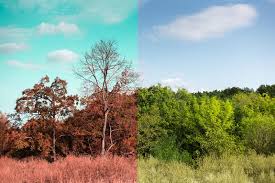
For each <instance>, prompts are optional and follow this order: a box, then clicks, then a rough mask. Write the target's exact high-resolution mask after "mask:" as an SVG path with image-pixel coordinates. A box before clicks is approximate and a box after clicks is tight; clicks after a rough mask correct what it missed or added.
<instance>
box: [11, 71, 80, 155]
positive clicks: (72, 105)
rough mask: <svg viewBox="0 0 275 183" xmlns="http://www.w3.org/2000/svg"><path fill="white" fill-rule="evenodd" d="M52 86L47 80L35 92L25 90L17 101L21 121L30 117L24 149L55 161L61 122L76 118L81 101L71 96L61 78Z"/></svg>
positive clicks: (43, 80)
mask: <svg viewBox="0 0 275 183" xmlns="http://www.w3.org/2000/svg"><path fill="white" fill-rule="evenodd" d="M48 83H49V77H48V76H45V77H43V78H42V79H41V81H40V82H39V83H38V84H35V85H34V87H33V88H31V89H26V90H24V91H23V93H22V97H20V98H19V99H17V101H16V107H15V110H16V112H17V114H18V115H20V116H21V117H24V118H26V117H27V122H26V123H25V124H24V125H23V127H22V128H21V130H22V135H23V134H24V135H25V137H24V138H25V140H23V142H24V143H25V144H24V148H23V149H25V150H29V151H31V152H32V155H37V154H39V155H40V156H42V157H49V156H50V154H51V155H52V159H53V160H55V159H56V140H57V137H58V135H59V133H60V130H59V129H60V127H59V126H60V124H59V122H60V121H63V120H65V119H67V118H68V117H70V116H72V115H73V112H74V111H75V109H76V102H77V101H78V97H77V96H68V95H67V89H66V86H67V82H66V81H65V80H62V79H60V78H58V77H57V78H56V79H55V80H54V81H53V82H52V83H51V84H50V85H49V84H48ZM24 135H23V136H24ZM21 144H22V143H21ZM21 149H22V148H21Z"/></svg>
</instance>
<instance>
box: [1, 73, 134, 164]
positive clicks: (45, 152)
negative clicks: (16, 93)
mask: <svg viewBox="0 0 275 183" xmlns="http://www.w3.org/2000/svg"><path fill="white" fill-rule="evenodd" d="M66 87H67V83H66V81H64V80H62V79H60V78H56V79H55V80H54V81H53V82H52V83H50V80H49V78H48V77H47V76H46V77H44V78H42V79H41V81H40V82H39V83H38V84H36V85H34V87H33V88H31V89H27V90H25V91H23V92H22V97H20V98H19V99H18V100H17V102H16V107H15V109H16V113H15V114H13V115H10V116H9V118H7V117H6V116H4V115H3V114H1V116H0V153H1V155H9V156H12V157H17V158H24V157H28V156H38V157H41V158H46V159H49V160H50V159H51V158H53V157H54V156H63V157H64V156H66V155H68V154H74V155H81V154H82V155H85V154H88V155H92V156H96V155H98V154H100V151H101V139H102V133H101V131H102V125H103V123H102V121H103V119H104V115H103V106H102V104H101V102H100V101H98V100H99V99H98V98H97V97H96V96H94V95H91V96H88V97H85V98H81V99H79V97H78V96H69V95H67V89H66ZM110 95H112V100H111V101H110V108H111V109H110V111H111V112H110V114H109V115H110V120H109V121H108V128H107V129H106V147H108V148H107V152H109V153H111V154H116V155H125V156H129V155H135V153H136V152H135V150H136V127H137V124H136V113H137V112H136V106H137V105H136V100H135V98H136V97H135V94H131V95H129V94H125V93H124V94H123V93H121V94H118V93H110ZM8 119H9V120H8Z"/></svg>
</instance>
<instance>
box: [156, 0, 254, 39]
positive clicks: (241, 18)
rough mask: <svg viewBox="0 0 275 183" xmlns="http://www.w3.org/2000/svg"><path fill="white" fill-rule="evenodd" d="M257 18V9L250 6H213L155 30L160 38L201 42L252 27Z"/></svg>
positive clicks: (181, 17) (157, 27)
mask: <svg viewBox="0 0 275 183" xmlns="http://www.w3.org/2000/svg"><path fill="white" fill-rule="evenodd" d="M256 17H257V11H256V9H255V8H254V7H253V6H251V5H248V4H235V5H225V6H212V7H209V8H207V9H204V10H203V11H201V12H199V13H196V14H193V15H189V16H180V17H178V18H176V19H175V20H173V21H172V22H170V23H168V24H166V25H158V26H155V27H153V30H154V33H155V34H157V36H158V37H169V38H174V39H181V40H191V41H199V40H203V39H207V38H213V37H219V36H223V35H224V34H225V33H226V32H229V31H233V30H236V29H239V28H243V27H247V26H249V25H252V24H253V23H254V21H255V18H256Z"/></svg>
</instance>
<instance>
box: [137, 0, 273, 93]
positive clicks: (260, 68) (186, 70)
mask: <svg viewBox="0 0 275 183" xmlns="http://www.w3.org/2000/svg"><path fill="white" fill-rule="evenodd" d="M274 10H275V1H274V0H169V1H167V0H146V1H145V2H144V3H143V4H142V7H141V8H140V11H139V19H140V23H139V43H140V45H139V53H140V54H139V61H140V62H139V64H140V71H141V72H142V73H143V81H144V85H146V86H148V85H151V84H154V83H158V82H159V83H162V84H164V85H169V86H171V87H173V88H177V87H185V88H187V89H188V90H189V91H198V90H213V89H224V88H227V87H232V86H239V87H249V88H254V89H255V88H257V87H258V86H259V85H261V84H274V83H275V34H274V30H275V21H274V20H275V11H274Z"/></svg>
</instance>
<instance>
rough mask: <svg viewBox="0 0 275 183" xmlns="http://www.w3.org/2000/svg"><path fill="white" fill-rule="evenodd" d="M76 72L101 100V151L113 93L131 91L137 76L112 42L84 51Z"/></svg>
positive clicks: (104, 140)
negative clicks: (102, 118) (102, 119)
mask: <svg viewBox="0 0 275 183" xmlns="http://www.w3.org/2000/svg"><path fill="white" fill-rule="evenodd" d="M74 72H75V74H76V75H77V76H78V77H79V78H81V79H82V80H83V81H84V83H85V84H86V85H85V86H87V84H88V85H89V86H90V88H91V89H92V95H93V96H96V97H97V98H98V99H100V101H101V102H102V106H104V107H103V114H104V123H103V128H102V144H101V154H102V155H104V154H105V151H106V147H105V146H106V138H105V136H106V128H107V123H108V114H109V112H110V108H109V101H110V97H112V94H117V93H123V92H130V91H131V89H132V88H133V87H134V86H135V85H134V83H135V81H136V80H137V77H138V75H137V74H136V73H135V72H134V71H133V70H132V68H131V64H130V63H129V62H128V61H127V60H125V59H124V58H121V56H120V54H119V53H118V50H117V44H116V42H115V41H103V40H101V41H99V42H97V43H96V44H95V45H94V46H93V47H92V48H91V51H90V52H87V53H85V55H84V59H83V60H81V62H80V65H79V67H78V68H76V69H75V70H74Z"/></svg>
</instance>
